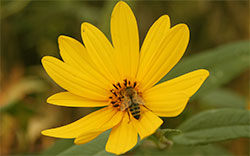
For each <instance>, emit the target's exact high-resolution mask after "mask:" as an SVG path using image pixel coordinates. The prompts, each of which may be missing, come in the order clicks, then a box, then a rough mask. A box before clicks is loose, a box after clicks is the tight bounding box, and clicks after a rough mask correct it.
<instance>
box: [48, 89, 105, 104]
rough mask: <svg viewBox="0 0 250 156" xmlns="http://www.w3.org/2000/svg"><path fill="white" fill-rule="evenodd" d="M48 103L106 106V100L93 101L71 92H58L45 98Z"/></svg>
mask: <svg viewBox="0 0 250 156" xmlns="http://www.w3.org/2000/svg"><path fill="white" fill-rule="evenodd" d="M47 102H48V103H50V104H54V105H58V106H68V107H102V106H107V105H108V101H94V100H89V99H86V98H84V97H81V96H78V95H75V94H72V93H70V92H60V93H56V94H54V95H52V96H50V97H49V98H48V99H47Z"/></svg>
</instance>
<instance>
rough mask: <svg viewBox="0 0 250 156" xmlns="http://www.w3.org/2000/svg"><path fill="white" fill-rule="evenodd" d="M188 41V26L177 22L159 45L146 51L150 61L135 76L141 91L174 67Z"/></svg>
mask: <svg viewBox="0 0 250 156" xmlns="http://www.w3.org/2000/svg"><path fill="white" fill-rule="evenodd" d="M188 41H189V29H188V27H187V26H186V25H185V24H178V25H176V26H174V27H173V28H171V29H170V31H169V32H168V33H167V34H166V35H165V38H164V40H163V41H162V42H161V43H160V45H159V46H154V47H155V48H156V49H154V50H153V49H150V50H151V51H148V53H150V55H151V57H152V58H150V60H151V61H149V62H148V63H149V65H146V66H147V67H148V68H147V69H145V71H144V72H140V73H138V74H139V75H138V77H137V79H138V81H139V82H140V83H141V90H142V91H144V90H146V89H148V88H151V87H152V86H153V85H154V84H156V83H157V82H158V81H159V80H160V79H161V78H162V77H163V76H165V75H166V74H167V73H168V72H169V71H170V70H171V69H172V68H173V67H174V65H175V64H176V63H177V62H178V61H179V60H180V58H181V57H182V56H183V54H184V52H185V49H186V47H187V44H188ZM141 68H143V66H142V67H141ZM141 68H140V69H141Z"/></svg>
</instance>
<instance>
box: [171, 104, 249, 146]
mask: <svg viewBox="0 0 250 156" xmlns="http://www.w3.org/2000/svg"><path fill="white" fill-rule="evenodd" d="M249 117H250V111H249V110H241V109H229V108H228V109H217V110H209V111H205V112H201V113H199V114H197V115H195V116H194V117H192V118H190V119H189V120H187V121H186V122H184V123H183V124H181V125H180V126H179V127H178V128H179V129H180V130H182V132H183V133H182V134H180V135H177V136H174V137H173V140H174V142H175V143H177V144H186V145H197V144H207V143H211V142H218V141H223V140H228V139H235V138H241V137H250V121H249Z"/></svg>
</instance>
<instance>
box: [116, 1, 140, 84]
mask: <svg viewBox="0 0 250 156" xmlns="http://www.w3.org/2000/svg"><path fill="white" fill-rule="evenodd" d="M111 36H112V41H113V46H114V48H115V60H116V65H117V68H118V69H119V71H120V72H121V74H122V77H123V78H132V79H133V78H135V75H136V72H137V67H138V62H139V34H138V27H137V22H136V19H135V16H134V14H133V12H132V10H131V9H130V7H129V6H128V5H127V4H126V3H125V2H123V1H120V2H118V3H117V4H116V6H115V7H114V10H113V12H112V16H111Z"/></svg>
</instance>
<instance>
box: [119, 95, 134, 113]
mask: <svg viewBox="0 0 250 156" xmlns="http://www.w3.org/2000/svg"><path fill="white" fill-rule="evenodd" d="M131 104H132V101H131V100H130V98H124V100H123V101H122V103H121V105H120V110H121V111H124V110H125V109H127V108H128V107H129V106H130V105H131Z"/></svg>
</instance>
